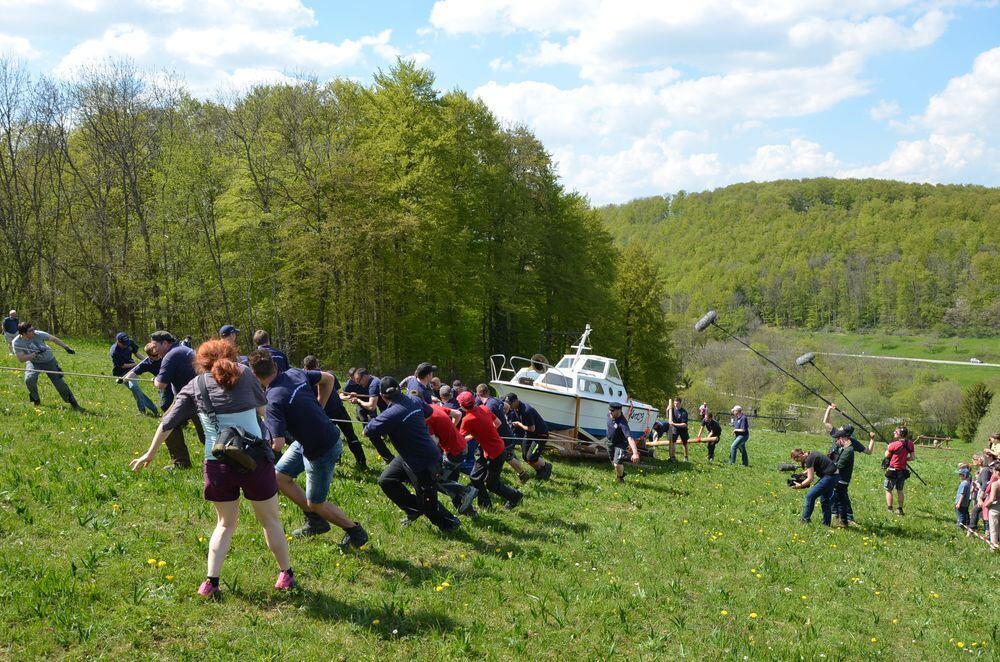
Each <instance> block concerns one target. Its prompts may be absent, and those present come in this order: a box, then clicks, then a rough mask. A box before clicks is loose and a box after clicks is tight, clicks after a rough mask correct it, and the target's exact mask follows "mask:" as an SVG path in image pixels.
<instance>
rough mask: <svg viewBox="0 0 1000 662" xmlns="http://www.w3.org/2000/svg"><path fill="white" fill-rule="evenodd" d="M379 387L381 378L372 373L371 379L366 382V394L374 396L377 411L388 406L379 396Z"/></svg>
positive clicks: (380, 386) (383, 409)
mask: <svg viewBox="0 0 1000 662" xmlns="http://www.w3.org/2000/svg"><path fill="white" fill-rule="evenodd" d="M381 388H382V380H381V379H379V378H378V377H375V376H374V375H372V380H371V382H369V384H368V395H371V396H374V397H375V403H376V404H375V406H376V408H377V409H378V410H379V411H385V410H386V409H388V408H389V405H387V404H385V403H384V402H383V401H382V398H380V397H379V389H381Z"/></svg>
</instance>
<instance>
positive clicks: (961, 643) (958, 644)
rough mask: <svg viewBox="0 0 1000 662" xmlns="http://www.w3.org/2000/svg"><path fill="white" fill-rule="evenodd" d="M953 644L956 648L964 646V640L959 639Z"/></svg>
mask: <svg viewBox="0 0 1000 662" xmlns="http://www.w3.org/2000/svg"><path fill="white" fill-rule="evenodd" d="M955 646H957V647H958V648H965V642H964V641H959V642H958V643H956V644H955Z"/></svg>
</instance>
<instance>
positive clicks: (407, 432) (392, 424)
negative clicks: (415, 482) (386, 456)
mask: <svg viewBox="0 0 1000 662" xmlns="http://www.w3.org/2000/svg"><path fill="white" fill-rule="evenodd" d="M431 412H432V410H431V407H430V405H428V404H427V403H426V402H424V401H423V400H420V399H418V398H414V397H412V396H409V395H404V394H400V395H399V396H397V397H396V398H394V399H393V400H392V402H391V404H390V405H389V406H388V407H387V408H386V410H385V411H383V412H382V413H381V414H379V415H378V416H376V417H375V418H374V419H372V420H371V421H369V422H368V424H367V425H366V426H365V436H367V437H378V436H383V435H388V436H389V439H391V440H392V445H393V446H395V447H396V452H398V453H399V456H400V457H401V458H403V461H404V462H406V464H407V465H408V466H409V467H410V468H411V469H412V470H414V471H426V470H428V469H434V468H436V467H439V466H440V465H441V449H440V448H438V445H437V444H435V443H434V440H433V439H431V434H430V431H429V430H428V429H427V423H426V419H427V417H428V416H430V415H431Z"/></svg>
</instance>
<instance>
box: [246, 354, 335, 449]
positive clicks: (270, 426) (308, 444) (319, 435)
mask: <svg viewBox="0 0 1000 662" xmlns="http://www.w3.org/2000/svg"><path fill="white" fill-rule="evenodd" d="M322 378H323V373H321V372H320V371H318V370H299V369H298V368H292V369H290V370H287V371H285V372H283V373H281V374H280V375H278V376H277V377H275V378H274V381H272V382H271V383H270V384H269V385H268V387H267V413H266V415H265V417H264V425H265V426H266V427H267V430H268V432H270V433H271V436H272V437H285V436H287V435H288V433H291V436H292V437H294V438H295V441H297V442H299V443H300V444H302V452H303V454H304V455H305V456H306V459H309V460H314V459H316V458H318V457H319V456H321V455H322V454H323V453H325V452H327V451H328V450H330V449H331V448H332V447H333V446H334V445H335V444H336V443H337V442H338V441H339V440H340V431H339V430H338V429H337V426H336V425H334V424H333V423H331V422H330V419H329V417H328V416H327V415H326V412H324V411H323V408H322V407H321V406H320V404H319V400H317V399H316V385H317V384H319V382H320V380H321V379H322ZM330 397H334V396H330Z"/></svg>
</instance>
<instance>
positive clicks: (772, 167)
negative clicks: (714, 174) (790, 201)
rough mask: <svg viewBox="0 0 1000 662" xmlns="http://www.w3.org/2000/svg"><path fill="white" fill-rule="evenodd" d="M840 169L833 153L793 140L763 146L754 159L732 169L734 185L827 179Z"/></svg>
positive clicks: (817, 145)
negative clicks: (786, 180)
mask: <svg viewBox="0 0 1000 662" xmlns="http://www.w3.org/2000/svg"><path fill="white" fill-rule="evenodd" d="M839 166H840V161H839V160H837V157H836V156H835V155H834V154H833V152H826V151H823V148H822V147H821V146H820V145H819V144H818V143H814V142H811V141H808V140H803V139H801V138H795V139H793V140H792V141H791V142H789V143H788V144H787V145H762V146H761V147H758V148H757V151H756V153H755V154H754V157H753V159H751V160H750V161H749V162H748V163H745V164H742V165H740V166H737V168H736V169H735V173H734V174H736V177H735V180H736V181H743V180H753V181H758V182H761V181H769V180H774V179H785V178H796V179H798V178H802V177H815V176H818V175H828V174H831V173H832V172H834V171H835V170H836V169H837V168H838V167H839Z"/></svg>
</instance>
